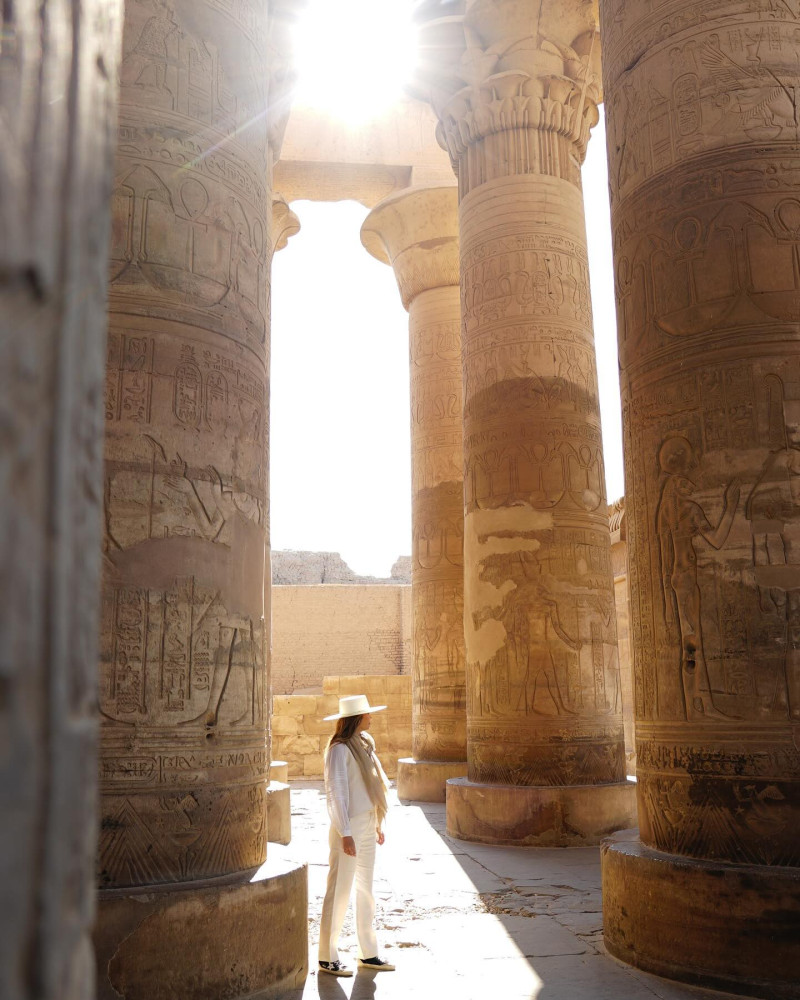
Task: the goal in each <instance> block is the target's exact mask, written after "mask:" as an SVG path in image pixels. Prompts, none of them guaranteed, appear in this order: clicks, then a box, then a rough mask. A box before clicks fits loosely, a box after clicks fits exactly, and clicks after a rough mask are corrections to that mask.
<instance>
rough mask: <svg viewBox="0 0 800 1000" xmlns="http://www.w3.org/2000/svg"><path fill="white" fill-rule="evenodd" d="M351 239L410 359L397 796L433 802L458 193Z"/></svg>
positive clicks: (444, 775) (450, 680) (450, 564)
mask: <svg viewBox="0 0 800 1000" xmlns="http://www.w3.org/2000/svg"><path fill="white" fill-rule="evenodd" d="M361 240H362V242H363V244H364V246H365V247H366V248H367V250H369V252H370V253H371V254H372V255H373V256H374V257H377V258H378V259H379V260H382V261H384V262H385V263H387V264H391V265H392V267H393V268H394V271H395V275H396V276H397V284H398V287H399V289H400V296H401V298H402V300H403V305H404V306H405V307H406V309H408V318H409V340H410V360H411V483H412V485H411V492H412V506H411V516H412V554H411V600H412V606H413V637H414V638H413V657H414V661H413V662H414V666H413V674H412V698H413V705H412V726H413V733H412V741H413V746H412V752H413V757H407V758H403V759H402V760H401V761H400V762H399V765H398V770H397V793H398V795H399V796H400V798H401V799H415V800H421V801H425V802H444V800H445V782H446V781H447V779H448V778H452V777H457V776H460V775H466V773H467V734H466V688H465V679H464V585H463V581H464V563H463V548H464V510H463V493H464V475H463V465H462V462H463V441H462V432H461V421H462V406H461V331H460V313H461V307H460V298H459V285H458V196H457V192H456V189H455V187H452V186H451V187H436V188H408V189H407V190H405V191H401V192H399V193H398V194H396V195H392V196H391V197H389V198H386V199H385V200H384V201H382V202H380V204H378V205H377V206H376V207H375V208H374V209H373V210H372V211H371V212H370V214H369V215H368V216H367V218H366V221H365V222H364V225H363V226H362V228H361Z"/></svg>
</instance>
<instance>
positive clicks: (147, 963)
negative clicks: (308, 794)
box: [94, 862, 308, 1000]
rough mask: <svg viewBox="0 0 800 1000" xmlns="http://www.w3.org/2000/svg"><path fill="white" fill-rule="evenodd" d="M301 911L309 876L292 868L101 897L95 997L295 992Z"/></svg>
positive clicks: (304, 944)
mask: <svg viewBox="0 0 800 1000" xmlns="http://www.w3.org/2000/svg"><path fill="white" fill-rule="evenodd" d="M307 910H308V872H307V869H306V866H305V865H297V864H295V863H294V862H274V863H272V862H267V864H265V865H263V866H262V867H261V868H260V869H258V870H257V871H255V872H253V871H250V872H243V873H237V874H236V875H234V876H229V877H227V878H224V879H218V880H206V881H201V882H189V883H169V884H166V885H148V886H145V887H143V888H141V889H138V890H136V889H111V890H104V891H101V892H100V894H99V897H98V913H97V924H96V926H95V932H94V940H95V953H96V958H97V1000H119V998H120V997H124V998H125V1000H175V998H176V997H180V998H181V1000H208V998H209V997H227V998H229V1000H234V998H239V997H252V996H258V997H259V1000H262V998H263V1000H270V998H277V997H281V996H285V995H286V994H287V993H290V992H291V991H292V990H295V989H302V987H303V983H304V982H305V978H306V975H307V974H308V923H307V917H306V914H307Z"/></svg>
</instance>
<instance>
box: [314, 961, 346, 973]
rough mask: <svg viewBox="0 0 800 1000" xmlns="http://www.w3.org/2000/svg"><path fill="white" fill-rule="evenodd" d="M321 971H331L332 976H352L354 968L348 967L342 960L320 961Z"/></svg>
mask: <svg viewBox="0 0 800 1000" xmlns="http://www.w3.org/2000/svg"><path fill="white" fill-rule="evenodd" d="M319 971H320V972H329V973H330V974H331V975H332V976H352V975H353V970H352V969H348V968H347V966H346V965H343V964H342V963H341V962H320V963H319Z"/></svg>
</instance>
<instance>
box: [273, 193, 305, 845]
mask: <svg viewBox="0 0 800 1000" xmlns="http://www.w3.org/2000/svg"><path fill="white" fill-rule="evenodd" d="M299 232H300V220H299V219H298V218H297V216H296V215H295V213H294V212H293V211H292V210H291V208H290V207H289V203H288V202H287V201H286V199H285V198H284V197H283V196H282V195H279V194H273V196H272V256H273V257H274V256H275V254H276V253H277V252H278V251H279V250H283V249H284V247H286V246H287V245H288V243H289V240H290V239H291V238H292V236H296V235H297V233H299ZM264 589H265V590H266V592H267V593H268V594H269V593H271V592H272V565H271V562H270V560H269V559H268V560H267V563H266V566H265V567H264ZM271 706H272V694H271V691H270V713H271V712H272V707H271ZM267 837H268V839H269V842H270V843H271V844H288V843H290V841H291V839H292V802H291V789H290V787H289V782H288V767H287V765H286V763H285V761H282V760H272V761H270V779H269V785H268V787H267Z"/></svg>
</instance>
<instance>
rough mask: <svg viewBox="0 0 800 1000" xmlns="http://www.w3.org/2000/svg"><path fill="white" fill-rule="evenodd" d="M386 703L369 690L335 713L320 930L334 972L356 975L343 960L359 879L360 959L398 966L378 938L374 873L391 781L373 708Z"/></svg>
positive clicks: (322, 952) (375, 965) (323, 965)
mask: <svg viewBox="0 0 800 1000" xmlns="http://www.w3.org/2000/svg"><path fill="white" fill-rule="evenodd" d="M385 708H386V706H385V705H375V706H372V705H370V703H369V701H368V700H367V696H366V695H363V694H357V695H350V696H348V697H346V698H340V699H339V711H338V713H337V714H336V715H329V716H327V717H326V718H325V721H326V722H330V721H332V720H334V719H336V720H337V722H336V731H335V732H334V734H333V736H331V738H330V742H329V743H328V748H327V750H326V751H325V794H326V796H327V800H328V815H329V816H330V819H331V830H330V836H329V843H330V849H331V854H330V871H329V872H328V887H327V890H326V892H325V901H324V902H323V904H322V920H321V922H320V934H319V968H320V971H321V972H329V973H331V975H334V976H352V975H353V972H352V969H349V968H347V966H346V965H344V964H343V963H342V962H340V961H339V950H338V943H339V935H340V934H341V931H342V924H343V923H344V917H345V913H346V912H347V905H348V903H349V902H350V891H351V889H352V886H353V879H354V878H355V883H356V932H357V935H358V953H359V959H358V964H359V966H360V967H361V968H364V969H375V970H376V971H378V972H391V971H392V970H393V969H394V966H393V965H391V964H390V963H389V962H385V961H383V959H381V958H379V957H378V942H377V939H376V937H375V926H374V924H375V898H374V897H373V895H372V875H373V871H374V869H375V843H376V842H377V843H378V844H382V843H383V841H384V836H383V820H384V818H385V816H386V809H387V805H386V789H387V788H388V787H389V782H388V781H387V779H386V775H385V774H384V772H383V768H382V767H381V762H380V761H379V760H378V757H377V754H376V753H375V741H374V740H373V738H372V737H371V736H370V735H369V733H368V732H367V730H368V729H369V726H370V722H371V721H372V714H371V713H373V712H382V711H383V709H385Z"/></svg>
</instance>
